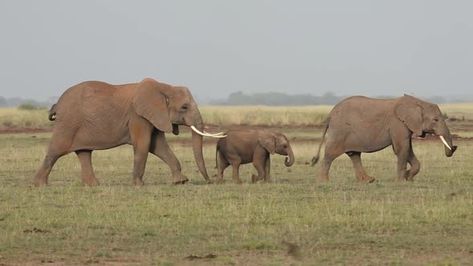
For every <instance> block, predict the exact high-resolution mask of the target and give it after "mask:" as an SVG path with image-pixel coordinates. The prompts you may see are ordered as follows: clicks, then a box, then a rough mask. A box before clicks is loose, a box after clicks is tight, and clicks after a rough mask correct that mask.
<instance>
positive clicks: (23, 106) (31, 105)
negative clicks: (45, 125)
mask: <svg viewBox="0 0 473 266" xmlns="http://www.w3.org/2000/svg"><path fill="white" fill-rule="evenodd" d="M18 109H19V110H42V109H46V107H44V106H39V105H36V104H34V103H22V104H20V105H19V106H18Z"/></svg>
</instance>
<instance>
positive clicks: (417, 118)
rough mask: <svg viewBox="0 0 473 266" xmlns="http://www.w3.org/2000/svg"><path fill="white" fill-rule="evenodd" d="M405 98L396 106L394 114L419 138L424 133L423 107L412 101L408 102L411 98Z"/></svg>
mask: <svg viewBox="0 0 473 266" xmlns="http://www.w3.org/2000/svg"><path fill="white" fill-rule="evenodd" d="M403 98H404V99H401V100H400V101H399V103H398V104H396V106H395V108H394V113H395V114H396V116H397V118H398V119H399V120H401V121H402V122H403V123H404V124H405V125H406V126H407V128H409V130H410V131H412V132H413V133H414V134H415V135H417V136H421V135H422V131H423V127H422V124H423V119H422V107H421V106H419V105H418V104H416V103H415V102H414V101H413V100H412V99H409V100H406V99H407V98H409V96H404V97H403ZM411 98H412V97H411Z"/></svg>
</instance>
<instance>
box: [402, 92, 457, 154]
mask: <svg viewBox="0 0 473 266" xmlns="http://www.w3.org/2000/svg"><path fill="white" fill-rule="evenodd" d="M394 112H395V115H396V117H397V118H398V119H399V120H401V121H402V122H403V123H404V125H405V126H406V127H407V128H408V129H409V130H410V131H411V132H412V133H413V134H415V135H417V136H421V137H423V136H425V135H426V134H435V135H437V136H439V137H440V139H441V140H442V142H443V144H444V145H445V155H446V156H447V157H450V156H452V155H453V153H454V152H455V150H456V149H457V146H454V145H453V141H452V135H451V134H450V130H449V129H448V127H447V124H446V123H445V117H444V116H443V115H442V112H441V111H440V108H439V107H438V105H436V104H433V103H429V102H425V101H422V100H420V99H417V98H415V97H412V96H409V95H404V96H403V97H401V98H399V101H398V102H397V103H396V106H395V107H394Z"/></svg>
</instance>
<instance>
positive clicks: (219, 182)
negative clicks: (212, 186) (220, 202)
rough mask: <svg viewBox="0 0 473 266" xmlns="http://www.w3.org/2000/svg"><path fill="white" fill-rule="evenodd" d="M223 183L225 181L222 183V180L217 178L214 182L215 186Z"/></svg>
mask: <svg viewBox="0 0 473 266" xmlns="http://www.w3.org/2000/svg"><path fill="white" fill-rule="evenodd" d="M224 182H225V181H223V178H217V179H216V180H215V183H216V184H223V183H224Z"/></svg>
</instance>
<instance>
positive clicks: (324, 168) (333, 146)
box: [319, 141, 344, 181]
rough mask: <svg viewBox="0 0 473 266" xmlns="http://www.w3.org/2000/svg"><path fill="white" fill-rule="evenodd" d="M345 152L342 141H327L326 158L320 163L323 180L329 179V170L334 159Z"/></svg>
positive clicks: (320, 176)
mask: <svg viewBox="0 0 473 266" xmlns="http://www.w3.org/2000/svg"><path fill="white" fill-rule="evenodd" d="M343 153H344V151H343V146H342V145H341V144H340V142H339V143H336V142H334V141H327V143H326V144H325V152H324V159H323V160H322V162H321V165H320V174H319V178H320V180H321V181H328V180H329V171H330V166H331V165H332V162H333V160H335V159H336V158H337V157H338V156H340V155H342V154H343Z"/></svg>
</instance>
